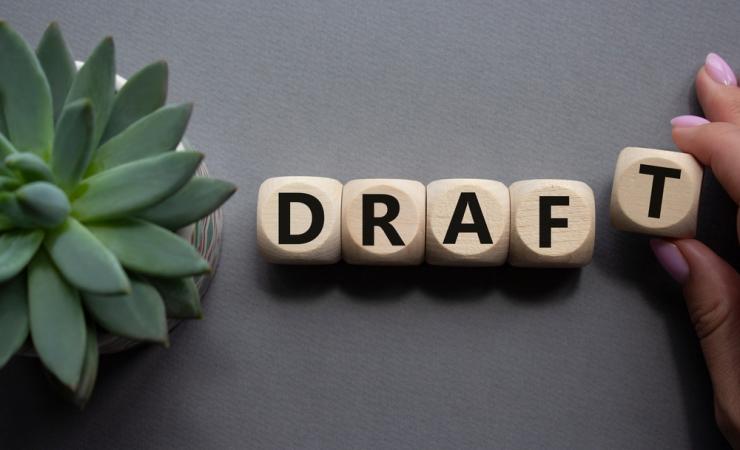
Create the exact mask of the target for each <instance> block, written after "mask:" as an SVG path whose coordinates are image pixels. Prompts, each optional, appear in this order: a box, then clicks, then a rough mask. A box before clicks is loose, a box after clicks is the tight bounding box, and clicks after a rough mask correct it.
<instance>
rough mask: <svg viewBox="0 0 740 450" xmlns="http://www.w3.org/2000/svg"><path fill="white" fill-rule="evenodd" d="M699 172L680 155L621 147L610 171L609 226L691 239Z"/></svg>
mask: <svg viewBox="0 0 740 450" xmlns="http://www.w3.org/2000/svg"><path fill="white" fill-rule="evenodd" d="M703 174H704V172H703V170H702V167H701V165H700V164H699V163H698V162H697V161H696V160H695V159H694V157H693V156H691V155H689V154H686V153H680V152H672V151H667V150H655V149H650V148H639V147H627V148H625V149H623V150H622V151H621V152H620V153H619V158H618V159H617V166H616V168H615V170H614V182H613V185H612V197H611V208H610V211H611V221H612V224H613V225H614V226H615V227H616V228H618V229H620V230H625V231H635V232H638V233H645V234H651V235H655V236H666V237H674V238H690V237H694V236H695V235H696V221H697V214H698V210H699V194H700V193H701V183H702V177H703Z"/></svg>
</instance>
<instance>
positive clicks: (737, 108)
mask: <svg viewBox="0 0 740 450" xmlns="http://www.w3.org/2000/svg"><path fill="white" fill-rule="evenodd" d="M696 92H697V96H698V98H699V102H700V103H701V106H702V108H703V109H704V113H705V114H706V116H707V118H708V119H709V120H706V119H703V118H701V117H697V116H679V117H676V118H674V119H673V120H671V125H673V140H674V141H675V142H676V145H677V146H678V148H680V149H681V150H683V151H684V152H686V153H690V154H692V155H694V157H696V159H697V160H699V162H701V163H702V164H704V165H705V166H709V167H710V168H711V169H712V172H713V173H714V175H715V177H716V178H717V180H719V182H720V183H721V184H722V186H724V188H725V190H727V192H728V193H729V194H730V197H732V199H733V200H734V201H735V203H736V204H739V205H740V87H738V86H737V79H736V78H735V75H734V73H733V71H732V69H731V68H730V66H729V65H728V64H727V63H726V62H725V61H724V60H723V59H722V58H720V57H719V56H718V55H716V54H713V53H710V54H709V55H708V56H707V59H706V62H705V64H704V66H703V67H702V68H701V69H700V70H699V73H698V74H697V76H696ZM710 121H711V123H710ZM737 221H738V223H737V229H738V240H740V210H738V217H737ZM651 246H652V248H653V251H654V252H655V256H656V257H657V258H658V261H660V263H661V264H662V265H663V267H664V268H665V269H666V270H667V271H668V272H669V273H670V274H671V276H672V277H673V278H675V279H676V281H678V282H679V283H681V285H682V286H683V293H684V296H685V297H686V304H687V306H688V309H689V314H690V316H691V320H692V321H693V323H694V327H695V329H696V334H697V335H698V337H699V340H700V341H701V348H702V351H703V352H704V358H705V360H706V362H707V366H708V368H709V373H710V376H711V378H712V385H713V387H714V410H715V417H716V420H717V424H718V425H719V427H720V429H721V430H722V432H723V433H724V435H725V437H726V438H727V440H728V441H730V443H731V444H732V446H733V447H734V448H740V275H738V273H737V272H736V271H735V269H733V268H732V267H731V266H730V265H729V264H727V262H725V261H724V260H722V259H721V258H720V257H719V256H717V255H716V254H715V253H714V252H713V251H712V250H710V249H709V248H708V247H707V246H705V245H704V244H702V243H701V242H699V241H697V240H694V239H678V240H673V241H666V240H661V239H655V240H653V241H651Z"/></svg>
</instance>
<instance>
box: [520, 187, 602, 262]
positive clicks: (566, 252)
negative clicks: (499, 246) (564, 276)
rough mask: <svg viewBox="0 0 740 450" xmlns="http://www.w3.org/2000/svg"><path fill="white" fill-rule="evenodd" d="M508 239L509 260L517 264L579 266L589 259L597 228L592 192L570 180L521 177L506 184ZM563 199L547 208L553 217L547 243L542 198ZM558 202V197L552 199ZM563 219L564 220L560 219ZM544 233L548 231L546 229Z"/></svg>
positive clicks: (589, 260) (543, 199)
mask: <svg viewBox="0 0 740 450" xmlns="http://www.w3.org/2000/svg"><path fill="white" fill-rule="evenodd" d="M509 194H510V196H511V239H510V242H509V263H510V264H511V265H513V266H517V267H581V266H585V265H587V264H588V263H589V262H591V257H592V255H593V249H594V238H595V232H596V208H595V202H594V194H593V191H592V190H591V188H590V187H588V185H586V184H585V183H582V182H580V181H573V180H524V181H518V182H516V183H514V184H512V185H511V186H509ZM552 197H556V198H559V199H563V200H564V201H562V202H561V203H566V202H567V204H553V205H551V206H550V207H548V208H546V209H547V210H549V216H548V217H550V218H551V219H552V220H554V221H556V222H559V223H555V224H554V225H555V226H548V227H544V228H547V229H549V241H550V242H549V243H545V241H544V239H543V236H542V231H543V230H542V228H543V227H542V226H541V225H542V223H541V222H542V219H543V218H542V217H541V214H540V212H541V210H542V205H543V202H544V201H545V198H552ZM555 203H557V201H556V202H555ZM562 219H565V220H566V221H567V222H563V221H562ZM546 234H547V233H546Z"/></svg>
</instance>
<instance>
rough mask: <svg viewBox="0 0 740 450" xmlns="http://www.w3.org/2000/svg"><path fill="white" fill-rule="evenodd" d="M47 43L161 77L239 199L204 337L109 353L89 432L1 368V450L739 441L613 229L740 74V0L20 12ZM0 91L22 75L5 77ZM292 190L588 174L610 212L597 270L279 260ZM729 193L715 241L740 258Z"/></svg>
mask: <svg viewBox="0 0 740 450" xmlns="http://www.w3.org/2000/svg"><path fill="white" fill-rule="evenodd" d="M0 14H2V15H3V16H4V17H5V18H6V19H8V20H9V21H10V22H11V24H12V26H14V27H15V28H16V29H17V30H19V31H20V32H21V33H22V34H23V35H24V36H25V37H26V38H27V39H29V40H30V41H31V42H33V43H35V42H37V40H38V38H39V37H40V36H41V33H42V32H43V30H44V28H45V26H46V24H47V23H48V22H49V21H50V20H54V19H57V20H59V21H60V23H61V25H62V27H63V30H64V32H65V34H66V37H67V39H68V41H69V44H70V46H71V48H72V50H73V52H74V55H75V56H76V57H77V58H79V59H84V58H85V57H86V56H87V55H88V53H89V52H90V51H91V50H92V48H93V46H94V45H95V43H96V42H97V41H98V40H99V39H101V38H102V37H103V36H105V35H108V34H111V35H113V36H114V37H115V39H116V40H117V54H118V64H119V72H120V73H121V74H122V75H124V76H130V75H131V74H132V73H134V72H135V71H136V70H137V69H138V68H140V67H142V66H143V65H145V64H147V63H149V62H151V61H153V60H156V59H159V58H165V59H167V60H168V61H169V63H170V68H171V91H170V92H171V95H170V100H171V101H185V100H192V101H194V102H195V103H196V109H195V114H194V117H193V120H192V122H191V126H190V128H189V132H188V136H189V138H190V139H191V141H192V142H193V143H194V144H195V145H196V146H197V148H199V149H201V150H202V151H204V152H205V153H206V154H207V161H208V164H209V166H210V168H211V169H212V171H213V172H214V173H215V174H216V175H218V176H220V177H222V178H226V179H229V180H232V181H234V182H236V183H237V184H238V185H239V187H240V191H239V193H238V194H237V195H236V196H235V197H234V198H233V200H232V201H231V203H230V204H229V205H228V207H227V208H226V211H225V212H226V231H225V241H224V252H223V259H222V262H221V266H220V269H219V273H218V276H217V278H216V282H215V284H214V286H213V288H212V290H211V291H210V294H209V295H208V297H207V299H206V301H205V312H206V319H205V320H204V321H202V322H190V323H187V324H185V325H182V326H181V327H179V328H178V329H177V330H176V331H175V332H174V335H173V337H172V347H171V348H170V349H169V350H164V349H161V348H156V347H147V348H142V349H140V350H136V351H132V352H129V353H126V354H123V355H118V356H113V357H107V358H104V360H103V362H102V369H101V373H100V376H99V382H98V385H97V389H96V391H95V395H94V398H93V400H92V402H91V403H90V404H89V406H88V408H87V410H86V411H84V412H78V411H76V410H75V409H73V408H71V407H69V406H67V405H66V404H64V403H62V402H61V401H59V400H58V399H57V397H55V396H54V395H53V393H52V392H51V391H50V389H49V388H47V387H46V384H45V382H44V377H43V375H42V373H41V371H40V367H39V364H38V363H37V362H36V361H33V360H26V359H17V360H15V361H13V362H12V363H11V364H10V365H9V366H8V367H6V368H5V369H3V370H2V371H0V447H2V448H8V447H31V448H34V447H35V448H114V447H118V448H132V447H137V448H161V447H164V446H168V445H172V446H177V447H180V448H216V447H223V448H276V449H281V448H316V449H334V448H336V449H382V448H387V449H435V448H448V449H463V448H476V449H477V448H542V447H550V448H620V449H621V448H672V449H675V448H688V447H702V448H711V447H722V446H723V445H725V444H724V441H723V439H722V437H721V436H720V434H719V433H718V431H717V429H716V427H715V425H714V420H713V413H712V404H711V387H710V385H709V382H708V377H707V373H706V369H705V368H704V364H703V360H702V357H701V353H700V351H699V349H698V346H697V343H696V340H695V338H694V336H693V334H692V330H691V326H690V324H689V321H688V318H687V315H686V313H685V307H684V304H683V301H682V299H681V296H680V291H679V289H678V288H677V287H676V286H675V285H674V284H673V283H672V282H671V281H670V279H669V278H668V277H667V275H665V274H664V273H663V272H662V270H661V269H660V267H658V265H657V263H656V262H655V261H654V259H653V258H652V255H651V254H650V252H649V250H648V247H647V239H646V238H645V237H642V236H636V235H628V234H625V233H621V232H617V231H615V230H613V229H612V228H611V226H610V225H609V222H608V197H609V192H610V187H611V177H612V171H613V168H614V164H615V160H616V156H617V152H618V151H619V149H620V148H622V147H624V146H627V145H639V146H651V147H658V148H673V145H672V142H671V139H670V126H669V124H668V121H669V119H670V118H671V117H673V116H675V115H678V114H685V113H690V112H694V113H697V112H699V109H698V106H697V105H696V101H695V97H694V95H693V88H692V82H693V76H694V73H695V71H696V70H697V69H698V68H699V67H700V65H701V63H702V62H703V57H704V55H705V54H706V53H707V52H708V51H717V52H719V53H720V54H722V55H723V56H725V57H726V59H727V60H728V61H729V62H730V64H734V65H735V67H738V68H740V44H739V43H740V26H739V25H738V19H740V8H738V5H737V3H736V2H734V1H732V0H726V1H714V2H696V1H693V0H691V1H690V0H681V1H667V0H666V1H661V2H652V3H640V2H638V1H627V2H607V1H602V2H598V4H597V2H594V1H587V0H583V1H573V0H571V1H561V2H552V1H549V0H540V1H518V2H507V1H487V2H484V1H475V2H474V1H461V2H444V1H398V0H396V1H387V2H378V1H369V0H357V1H346V0H345V1H295V2H276V1H274V0H264V1H261V2H258V1H252V2H244V1H238V0H221V1H192V2H185V1H169V2H165V1H160V2H144V1H139V2H136V1H131V0H122V1H119V2H115V3H114V2H108V3H107V4H104V3H102V2H95V1H81V0H75V1H64V2H62V1H58V2H48V1H39V0H23V1H15V2H11V1H8V0H1V1H0ZM0 70H1V69H0ZM278 175H322V176H329V177H336V178H338V179H340V180H345V181H346V180H349V179H352V178H363V177H397V178H411V179H417V180H420V181H422V182H429V181H432V180H434V179H436V178H443V177H445V178H446V177H481V178H491V179H497V180H501V181H503V182H505V183H511V182H513V181H516V180H520V179H528V178H542V177H546V178H570V179H577V180H583V181H585V182H587V183H588V184H589V185H590V186H591V187H592V188H593V189H594V191H595V193H596V196H597V208H598V213H597V215H598V227H597V228H598V233H597V242H596V254H595V258H594V261H593V263H592V264H591V265H589V266H588V267H586V268H584V269H582V270H580V271H558V270H550V271H547V270H524V269H519V270H516V269H511V268H500V269H443V268H432V267H426V266H422V267H417V268H404V269H382V268H361V267H350V266H346V265H343V264H340V265H337V266H327V267H318V268H286V267H275V266H270V265H267V264H266V263H264V262H263V261H261V260H260V258H259V257H258V255H257V253H256V245H255V244H256V239H255V230H254V228H255V209H256V199H257V189H258V187H259V184H260V183H261V181H262V180H263V179H265V178H267V177H270V176H278ZM734 214H735V211H734V206H733V205H732V204H731V202H730V200H729V199H728V197H727V196H726V195H725V194H724V193H723V192H722V191H721V190H720V189H719V188H718V186H717V185H716V182H715V181H714V180H712V179H711V178H710V179H708V180H707V181H706V184H705V190H704V193H703V200H702V215H701V224H700V227H701V237H702V238H703V239H705V240H707V241H708V242H709V243H710V245H711V246H712V247H713V248H715V249H716V250H718V251H719V252H720V253H722V254H723V255H724V256H726V257H730V258H734V259H733V261H734V264H736V265H737V262H738V261H737V244H736V242H735V238H734Z"/></svg>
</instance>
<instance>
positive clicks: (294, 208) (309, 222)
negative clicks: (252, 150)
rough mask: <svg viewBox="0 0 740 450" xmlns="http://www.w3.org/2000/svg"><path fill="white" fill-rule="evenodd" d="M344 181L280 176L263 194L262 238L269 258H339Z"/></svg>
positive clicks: (287, 261)
mask: <svg viewBox="0 0 740 450" xmlns="http://www.w3.org/2000/svg"><path fill="white" fill-rule="evenodd" d="M341 208H342V183H340V182H339V181H337V180H334V179H331V178H321V177H276V178H269V179H267V180H265V181H264V182H263V183H262V186H260V190H259V196H258V200H257V243H258V246H259V249H260V252H261V253H262V255H263V256H264V257H265V259H267V260H268V261H269V262H272V263H278V264H333V263H336V262H338V261H339V258H340V256H341V232H340V226H341Z"/></svg>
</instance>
